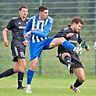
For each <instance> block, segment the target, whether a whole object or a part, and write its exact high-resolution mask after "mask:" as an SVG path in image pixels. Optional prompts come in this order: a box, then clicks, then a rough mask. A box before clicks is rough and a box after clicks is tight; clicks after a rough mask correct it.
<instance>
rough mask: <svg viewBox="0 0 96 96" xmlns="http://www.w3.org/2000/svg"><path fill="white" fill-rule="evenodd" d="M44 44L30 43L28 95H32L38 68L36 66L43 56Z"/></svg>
mask: <svg viewBox="0 0 96 96" xmlns="http://www.w3.org/2000/svg"><path fill="white" fill-rule="evenodd" d="M43 43H44V42H39V43H31V42H30V61H31V63H30V67H29V69H28V71H27V84H26V93H32V91H31V84H32V80H33V77H34V71H35V68H36V65H37V63H38V58H39V57H40V55H41V52H42V49H43V46H42V44H43Z"/></svg>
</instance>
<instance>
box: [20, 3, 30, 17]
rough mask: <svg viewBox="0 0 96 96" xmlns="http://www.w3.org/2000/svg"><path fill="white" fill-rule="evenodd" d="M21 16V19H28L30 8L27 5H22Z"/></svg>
mask: <svg viewBox="0 0 96 96" xmlns="http://www.w3.org/2000/svg"><path fill="white" fill-rule="evenodd" d="M19 14H20V17H21V18H26V17H27V15H28V7H27V6H26V5H21V6H20V7H19Z"/></svg>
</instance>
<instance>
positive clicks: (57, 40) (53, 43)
mask: <svg viewBox="0 0 96 96" xmlns="http://www.w3.org/2000/svg"><path fill="white" fill-rule="evenodd" d="M64 41H65V38H64V37H60V38H54V39H53V40H52V41H51V43H50V47H56V46H58V45H60V44H62V43H63V42H64Z"/></svg>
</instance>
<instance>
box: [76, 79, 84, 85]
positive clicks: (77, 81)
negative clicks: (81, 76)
mask: <svg viewBox="0 0 96 96" xmlns="http://www.w3.org/2000/svg"><path fill="white" fill-rule="evenodd" d="M82 84H83V82H80V81H79V80H78V79H77V80H76V82H75V83H74V87H79V86H80V85H82Z"/></svg>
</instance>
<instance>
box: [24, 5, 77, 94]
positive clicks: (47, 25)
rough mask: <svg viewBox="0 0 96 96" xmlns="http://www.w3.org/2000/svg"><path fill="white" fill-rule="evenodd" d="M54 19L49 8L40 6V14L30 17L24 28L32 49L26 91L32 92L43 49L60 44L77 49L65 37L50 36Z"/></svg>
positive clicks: (26, 39) (26, 38)
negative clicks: (34, 76)
mask: <svg viewBox="0 0 96 96" xmlns="http://www.w3.org/2000/svg"><path fill="white" fill-rule="evenodd" d="M52 25H53V19H52V18H51V17H50V16H48V9H47V7H45V6H40V7H39V14H38V15H36V16H33V17H31V18H30V19H29V21H28V24H27V25H26V28H25V30H24V36H25V41H24V42H23V43H24V44H25V45H26V44H28V37H29V43H30V44H29V45H30V46H29V50H30V61H31V63H30V68H29V69H28V72H27V86H26V93H31V92H32V91H31V81H32V78H33V75H34V70H35V67H36V64H37V63H38V59H39V57H40V55H41V53H42V50H46V49H51V48H54V47H56V46H58V45H60V44H62V46H64V47H65V48H66V49H68V50H70V51H77V49H78V48H76V47H75V46H74V45H73V44H71V43H69V42H68V41H66V39H65V38H64V37H60V38H48V34H49V32H50V31H51V29H52Z"/></svg>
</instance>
